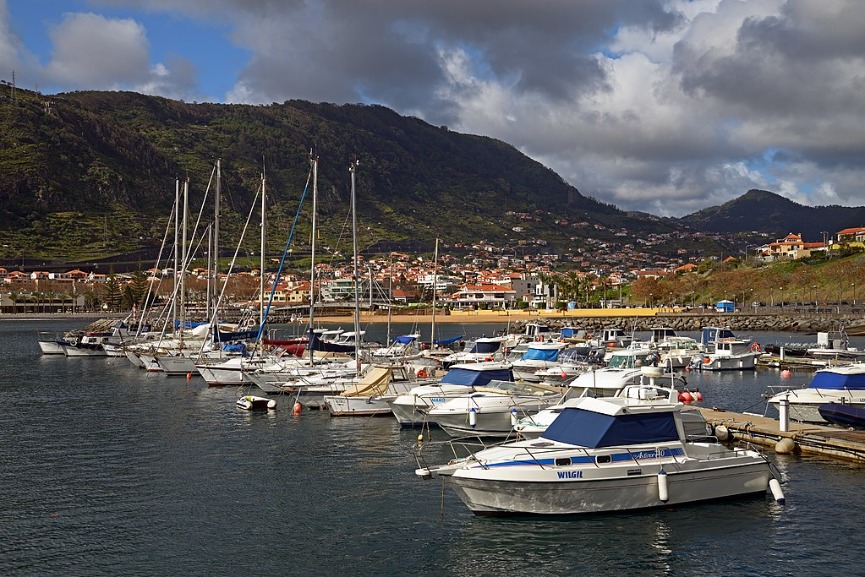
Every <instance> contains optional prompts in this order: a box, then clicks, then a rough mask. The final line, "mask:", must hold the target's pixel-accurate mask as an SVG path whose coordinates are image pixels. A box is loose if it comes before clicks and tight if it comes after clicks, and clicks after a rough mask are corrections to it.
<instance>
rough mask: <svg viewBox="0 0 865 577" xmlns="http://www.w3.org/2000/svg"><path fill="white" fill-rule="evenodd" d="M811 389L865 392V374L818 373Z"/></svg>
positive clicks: (810, 386)
mask: <svg viewBox="0 0 865 577" xmlns="http://www.w3.org/2000/svg"><path fill="white" fill-rule="evenodd" d="M808 388H809V389H831V390H833V391H843V390H851V391H861V390H865V373H853V374H848V375H845V374H842V373H835V372H832V371H825V372H824V371H817V372H816V373H814V378H813V379H811V384H810V385H808Z"/></svg>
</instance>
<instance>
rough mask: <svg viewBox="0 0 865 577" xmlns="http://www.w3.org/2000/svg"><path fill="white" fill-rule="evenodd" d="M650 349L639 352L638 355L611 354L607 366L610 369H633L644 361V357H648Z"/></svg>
mask: <svg viewBox="0 0 865 577" xmlns="http://www.w3.org/2000/svg"><path fill="white" fill-rule="evenodd" d="M649 354H650V351H646V352H645V354H643V353H641V354H638V355H634V354H628V355H617V354H613V356H611V357H610V362H609V363H607V367H608V368H611V369H633V368H635V367H637V366H640V365H642V364H643V363H645V361H646V357H648V356H649ZM637 361H639V362H640V365H638V364H637Z"/></svg>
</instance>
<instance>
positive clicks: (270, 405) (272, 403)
mask: <svg viewBox="0 0 865 577" xmlns="http://www.w3.org/2000/svg"><path fill="white" fill-rule="evenodd" d="M267 408H268V409H276V401H275V400H274V399H270V400H269V401H267Z"/></svg>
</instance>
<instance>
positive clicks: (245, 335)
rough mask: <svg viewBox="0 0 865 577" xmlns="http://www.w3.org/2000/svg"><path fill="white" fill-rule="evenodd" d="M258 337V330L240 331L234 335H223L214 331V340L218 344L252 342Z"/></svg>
mask: <svg viewBox="0 0 865 577" xmlns="http://www.w3.org/2000/svg"><path fill="white" fill-rule="evenodd" d="M257 336H258V329H255V330H252V331H238V332H234V333H223V332H220V331H213V340H214V341H216V342H221V343H225V342H228V341H245V340H252V339H254V338H256V337H257Z"/></svg>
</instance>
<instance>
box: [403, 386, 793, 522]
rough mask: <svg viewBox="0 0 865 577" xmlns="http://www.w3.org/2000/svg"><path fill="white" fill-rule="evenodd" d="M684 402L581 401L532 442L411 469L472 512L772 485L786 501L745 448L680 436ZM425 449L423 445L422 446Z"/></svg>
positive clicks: (580, 509)
mask: <svg viewBox="0 0 865 577" xmlns="http://www.w3.org/2000/svg"><path fill="white" fill-rule="evenodd" d="M682 408H683V405H682V404H681V403H677V402H671V401H670V400H668V399H667V398H659V399H657V400H650V399H641V398H630V397H627V396H626V397H606V398H591V397H581V398H578V399H572V400H571V401H567V402H566V403H565V406H564V408H563V410H562V411H561V413H559V415H558V416H557V417H556V419H555V420H554V421H553V423H552V424H550V426H549V427H547V429H546V431H544V433H543V434H542V435H541V436H540V437H538V438H536V439H529V440H523V441H515V442H509V443H504V444H502V445H496V446H492V447H485V448H482V449H481V450H476V449H473V448H472V447H470V446H468V445H467V444H466V443H464V442H462V443H457V442H456V441H451V446H452V448H453V449H459V448H462V449H464V450H466V451H468V452H469V455H468V456H466V457H464V458H457V459H454V460H451V461H449V462H448V463H446V464H443V465H432V466H431V465H427V464H425V463H424V460H425V459H424V458H423V455H422V450H423V447H421V449H420V450H419V452H418V454H417V457H418V467H419V468H418V469H417V470H416V471H415V473H416V474H417V475H419V476H420V477H423V478H430V477H432V476H435V475H440V476H442V477H444V478H446V479H447V482H448V484H449V485H450V487H451V488H452V489H454V491H455V492H456V493H457V495H458V496H459V497H460V499H461V500H462V501H463V502H464V503H465V504H466V505H467V506H468V508H469V509H470V510H471V511H472V512H473V513H475V514H476V515H483V516H491V515H506V514H536V515H571V514H582V513H600V512H608V511H632V510H637V509H649V508H659V507H660V508H669V507H670V506H672V505H683V504H686V503H694V502H698V501H708V500H712V499H721V498H730V497H742V496H745V495H750V494H760V493H765V492H766V491H767V489H768V490H771V492H772V495H773V497H774V498H775V500H776V501H778V502H783V500H784V493H783V491H782V490H781V485H780V481H779V478H780V474H779V473H778V471H777V469H776V468H775V467H774V466H773V464H772V463H771V461H770V460H769V458H768V457H767V456H766V455H764V454H763V453H762V452H759V451H757V450H755V449H753V448H750V447H742V448H738V447H737V448H733V449H731V448H728V447H726V446H725V445H722V444H721V443H719V442H718V440H717V438H715V437H708V436H700V437H697V438H689V437H688V436H686V434H685V432H684V431H685V427H684V424H683V422H682V413H681V410H682ZM425 446H427V445H424V447H425Z"/></svg>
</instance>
